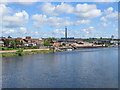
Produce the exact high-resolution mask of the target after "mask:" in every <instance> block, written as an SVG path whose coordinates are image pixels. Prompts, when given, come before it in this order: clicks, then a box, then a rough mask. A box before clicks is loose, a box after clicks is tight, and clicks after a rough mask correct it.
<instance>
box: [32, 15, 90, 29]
mask: <svg viewBox="0 0 120 90" xmlns="http://www.w3.org/2000/svg"><path fill="white" fill-rule="evenodd" d="M32 19H33V20H34V22H33V25H34V26H35V27H37V28H43V27H44V26H45V25H48V26H50V27H56V28H59V27H61V26H70V25H80V24H86V25H88V24H89V23H90V20H84V19H83V20H77V21H71V20H70V18H69V17H64V18H60V17H55V16H51V17H47V16H46V15H42V14H35V15H33V16H32Z"/></svg>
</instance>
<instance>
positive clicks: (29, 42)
mask: <svg viewBox="0 0 120 90" xmlns="http://www.w3.org/2000/svg"><path fill="white" fill-rule="evenodd" d="M23 40H24V45H25V46H37V45H42V46H43V45H44V40H43V39H42V38H41V39H34V38H33V39H32V38H31V37H30V36H27V37H26V38H25V39H23Z"/></svg>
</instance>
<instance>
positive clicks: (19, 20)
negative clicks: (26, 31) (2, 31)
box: [0, 4, 29, 28]
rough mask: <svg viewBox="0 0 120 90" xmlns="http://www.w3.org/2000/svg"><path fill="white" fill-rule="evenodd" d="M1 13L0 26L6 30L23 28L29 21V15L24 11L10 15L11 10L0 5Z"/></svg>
mask: <svg viewBox="0 0 120 90" xmlns="http://www.w3.org/2000/svg"><path fill="white" fill-rule="evenodd" d="M0 8H1V11H0V12H1V13H0V17H1V18H0V19H1V22H0V25H1V26H5V27H7V28H16V27H21V26H24V24H26V23H27V22H28V20H29V15H28V13H27V12H26V11H24V10H23V11H22V12H17V13H14V14H13V15H12V11H13V10H12V9H11V8H10V7H6V5H4V4H0Z"/></svg>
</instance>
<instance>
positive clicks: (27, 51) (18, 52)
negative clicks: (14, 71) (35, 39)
mask: <svg viewBox="0 0 120 90" xmlns="http://www.w3.org/2000/svg"><path fill="white" fill-rule="evenodd" d="M111 47H115V46H111ZM92 48H107V47H97V46H94V47H90V46H89V47H80V48H77V49H75V50H79V49H92ZM60 49H61V50H60ZM63 49H64V50H63ZM67 49H68V50H67ZM70 49H71V48H70V47H66V48H64V47H62V48H59V50H58V48H57V49H55V48H54V49H53V48H52V49H50V48H44V49H19V50H3V51H0V54H1V55H0V57H12V56H23V55H32V54H42V53H54V52H60V51H73V50H74V49H72V50H70Z"/></svg>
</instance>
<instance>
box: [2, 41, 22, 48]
mask: <svg viewBox="0 0 120 90" xmlns="http://www.w3.org/2000/svg"><path fill="white" fill-rule="evenodd" d="M23 45H24V43H23V41H19V40H17V39H15V40H14V41H11V43H10V40H9V39H5V40H4V46H5V47H9V46H11V47H12V48H16V47H19V46H23Z"/></svg>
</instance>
